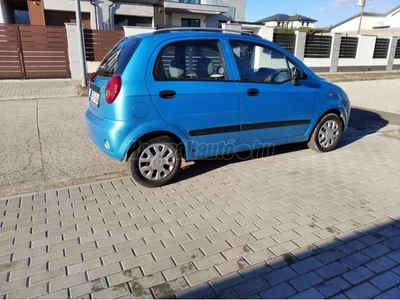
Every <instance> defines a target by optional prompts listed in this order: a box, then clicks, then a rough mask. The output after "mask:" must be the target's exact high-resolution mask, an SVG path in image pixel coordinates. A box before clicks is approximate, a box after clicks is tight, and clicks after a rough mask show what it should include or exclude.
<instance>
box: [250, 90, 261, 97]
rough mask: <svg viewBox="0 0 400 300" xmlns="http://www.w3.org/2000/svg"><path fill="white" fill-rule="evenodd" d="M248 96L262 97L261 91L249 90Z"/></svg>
mask: <svg viewBox="0 0 400 300" xmlns="http://www.w3.org/2000/svg"><path fill="white" fill-rule="evenodd" d="M247 95H249V96H253V97H254V96H258V95H260V90H259V89H248V90H247Z"/></svg>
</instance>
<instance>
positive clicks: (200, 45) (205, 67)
mask: <svg viewBox="0 0 400 300" xmlns="http://www.w3.org/2000/svg"><path fill="white" fill-rule="evenodd" d="M225 70H226V68H225V62H224V59H223V56H222V51H221V48H220V44H219V41H215V40H204V41H199V40H196V41H184V42H177V43H173V44H170V45H168V46H167V47H165V48H163V49H162V50H161V52H160V53H159V55H158V58H157V62H156V65H155V67H154V72H153V74H154V78H155V79H156V80H225V79H226V74H225Z"/></svg>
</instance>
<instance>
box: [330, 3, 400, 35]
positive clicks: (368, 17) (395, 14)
mask: <svg viewBox="0 0 400 300" xmlns="http://www.w3.org/2000/svg"><path fill="white" fill-rule="evenodd" d="M360 18H361V13H359V14H357V15H355V16H352V17H350V18H348V19H346V20H344V21H342V22H339V23H338V24H336V25H334V26H332V27H331V31H332V32H341V33H349V32H357V31H358V27H359V26H360ZM394 28H399V34H400V5H398V6H396V7H395V8H393V9H392V10H390V11H389V12H387V13H386V14H379V13H370V12H364V13H363V15H362V20H361V30H362V33H363V32H366V33H373V31H374V30H375V31H382V30H383V29H394Z"/></svg>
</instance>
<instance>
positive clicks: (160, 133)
mask: <svg viewBox="0 0 400 300" xmlns="http://www.w3.org/2000/svg"><path fill="white" fill-rule="evenodd" d="M160 136H167V137H169V138H171V139H173V140H174V141H175V142H176V144H177V145H178V149H179V151H181V154H182V157H183V158H186V145H185V143H184V142H183V140H182V139H181V138H180V137H179V136H178V135H176V134H174V133H172V132H170V131H165V130H158V131H152V132H148V133H146V134H144V135H142V136H141V137H140V138H138V139H137V140H136V141H135V142H134V143H133V144H132V145H131V146H130V147H129V149H128V152H127V155H126V157H125V160H128V158H129V157H130V156H131V154H132V152H133V151H135V150H136V149H137V148H138V147H139V145H140V143H142V142H146V141H149V140H151V139H153V138H156V137H160Z"/></svg>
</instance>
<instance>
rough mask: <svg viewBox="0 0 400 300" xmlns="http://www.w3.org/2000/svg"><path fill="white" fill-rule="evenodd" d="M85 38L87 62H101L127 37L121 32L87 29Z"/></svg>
mask: <svg viewBox="0 0 400 300" xmlns="http://www.w3.org/2000/svg"><path fill="white" fill-rule="evenodd" d="M84 36H85V51H86V60H87V61H101V60H102V59H103V57H104V56H105V55H106V54H107V53H108V51H110V50H111V49H112V48H113V47H114V46H115V44H117V43H118V42H119V40H121V39H122V38H123V37H124V36H125V35H124V31H120V30H92V29H85V30H84Z"/></svg>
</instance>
